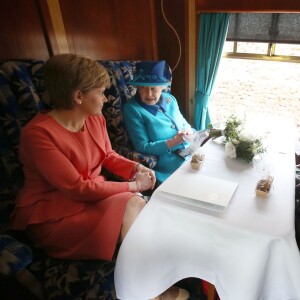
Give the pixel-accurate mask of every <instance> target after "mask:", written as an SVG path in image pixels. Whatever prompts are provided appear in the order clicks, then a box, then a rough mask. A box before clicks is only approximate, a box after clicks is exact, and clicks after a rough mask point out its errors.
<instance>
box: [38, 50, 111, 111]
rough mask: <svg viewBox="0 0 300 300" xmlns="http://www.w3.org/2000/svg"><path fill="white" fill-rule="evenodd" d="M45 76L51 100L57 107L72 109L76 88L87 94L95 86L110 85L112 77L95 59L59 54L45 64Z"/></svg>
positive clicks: (105, 86) (54, 106)
mask: <svg viewBox="0 0 300 300" xmlns="http://www.w3.org/2000/svg"><path fill="white" fill-rule="evenodd" d="M44 78H45V85H46V89H47V91H48V94H49V98H50V102H51V105H52V106H53V108H56V109H72V108H73V107H74V102H73V99H72V95H73V93H74V92H75V91H76V90H80V91H81V92H82V93H84V94H86V93H88V92H90V91H91V90H93V89H95V88H102V87H104V88H107V87H109V86H110V78H109V75H108V73H107V71H106V70H105V68H104V67H103V66H101V65H100V64H99V63H97V62H96V61H95V60H93V59H91V58H88V57H84V56H80V55H76V54H59V55H55V56H53V57H51V58H50V59H49V60H48V61H47V62H46V64H45V68H44Z"/></svg>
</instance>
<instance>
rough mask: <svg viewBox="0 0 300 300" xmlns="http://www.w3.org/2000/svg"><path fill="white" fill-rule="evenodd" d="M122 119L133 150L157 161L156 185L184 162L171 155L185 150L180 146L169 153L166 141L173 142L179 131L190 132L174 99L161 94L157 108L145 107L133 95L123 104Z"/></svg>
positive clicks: (184, 144)
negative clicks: (154, 157)
mask: <svg viewBox="0 0 300 300" xmlns="http://www.w3.org/2000/svg"><path fill="white" fill-rule="evenodd" d="M123 115H124V122H125V126H126V129H127V132H128V134H129V137H130V139H131V142H132V144H133V147H134V149H135V150H136V151H139V152H141V153H144V154H151V155H156V156H157V157H158V162H157V165H156V166H155V167H154V168H153V169H154V170H155V174H156V178H157V181H158V183H159V184H160V183H162V182H163V181H164V180H166V179H167V178H168V177H169V176H170V175H171V174H172V173H173V172H174V171H175V170H176V169H177V168H178V167H179V166H180V165H181V164H182V163H183V162H184V158H182V157H180V156H179V155H177V154H175V153H174V151H175V150H177V149H183V148H186V147H187V146H188V144H187V143H183V144H180V145H178V146H176V147H173V148H172V149H168V147H167V140H169V139H171V138H173V137H174V136H175V135H176V133H177V132H178V131H179V130H189V129H191V126H190V125H189V123H188V122H187V121H186V120H185V118H184V117H183V116H182V114H181V113H180V111H179V107H178V104H177V101H176V99H175V97H174V96H172V95H171V94H169V93H162V94H161V97H160V100H159V102H158V105H157V104H154V105H147V104H145V103H143V102H142V101H141V100H140V97H139V94H136V95H135V96H134V97H133V98H131V99H130V100H129V101H128V102H127V103H126V104H125V106H124V108H123Z"/></svg>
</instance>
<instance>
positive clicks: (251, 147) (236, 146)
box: [209, 115, 266, 163]
mask: <svg viewBox="0 0 300 300" xmlns="http://www.w3.org/2000/svg"><path fill="white" fill-rule="evenodd" d="M209 132H210V133H209V134H210V136H211V138H212V139H216V138H218V137H220V136H224V144H225V153H226V155H227V156H228V157H231V158H240V159H242V160H244V161H245V162H247V163H249V162H251V161H252V159H253V157H254V156H255V155H256V154H260V153H264V152H266V148H265V147H264V146H263V143H262V141H261V139H260V138H258V137H256V136H255V135H253V134H251V133H250V132H247V131H246V130H245V126H244V122H243V121H242V120H240V119H238V118H237V117H236V116H234V115H232V116H230V117H229V118H228V120H227V121H226V125H225V128H224V130H221V129H218V128H214V127H213V126H212V125H211V124H210V125H209Z"/></svg>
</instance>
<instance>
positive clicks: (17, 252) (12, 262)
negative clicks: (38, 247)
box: [0, 235, 32, 276]
mask: <svg viewBox="0 0 300 300" xmlns="http://www.w3.org/2000/svg"><path fill="white" fill-rule="evenodd" d="M31 262H32V251H31V249H30V247H29V246H27V245H25V244H23V243H21V242H19V241H18V240H16V239H14V238H13V237H11V236H9V235H0V274H1V275H6V276H15V275H16V274H17V273H19V272H20V271H22V270H23V269H25V268H26V267H27V265H29V264H30V263H31Z"/></svg>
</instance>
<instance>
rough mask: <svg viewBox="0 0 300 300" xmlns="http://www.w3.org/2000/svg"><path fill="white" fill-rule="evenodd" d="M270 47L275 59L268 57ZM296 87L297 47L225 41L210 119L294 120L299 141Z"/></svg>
mask: <svg viewBox="0 0 300 300" xmlns="http://www.w3.org/2000/svg"><path fill="white" fill-rule="evenodd" d="M268 47H269V48H268ZM270 48H272V49H271V51H273V52H275V53H273V54H274V59H271V57H270V56H269V57H268V55H267V51H270ZM233 49H234V50H233ZM234 51H235V53H233V52H234ZM227 53H228V54H227ZM230 53H231V54H232V55H231V54H230ZM247 54H250V55H247ZM269 54H270V52H269ZM233 57H236V58H233ZM297 61H298V62H297ZM299 84H300V44H275V45H271V46H270V45H268V43H252V42H237V43H234V42H226V43H225V45H224V49H223V57H222V59H221V62H220V66H219V71H218V74H217V78H216V81H215V85H214V89H213V92H212V96H211V101H210V116H211V120H212V122H213V123H215V122H224V121H226V119H227V118H228V117H229V116H230V115H231V114H232V113H233V114H238V115H240V116H243V115H245V114H248V113H251V114H255V113H258V114H268V115H275V116H285V117H289V118H293V119H294V121H295V124H296V126H297V135H298V138H299V140H300V87H299Z"/></svg>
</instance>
